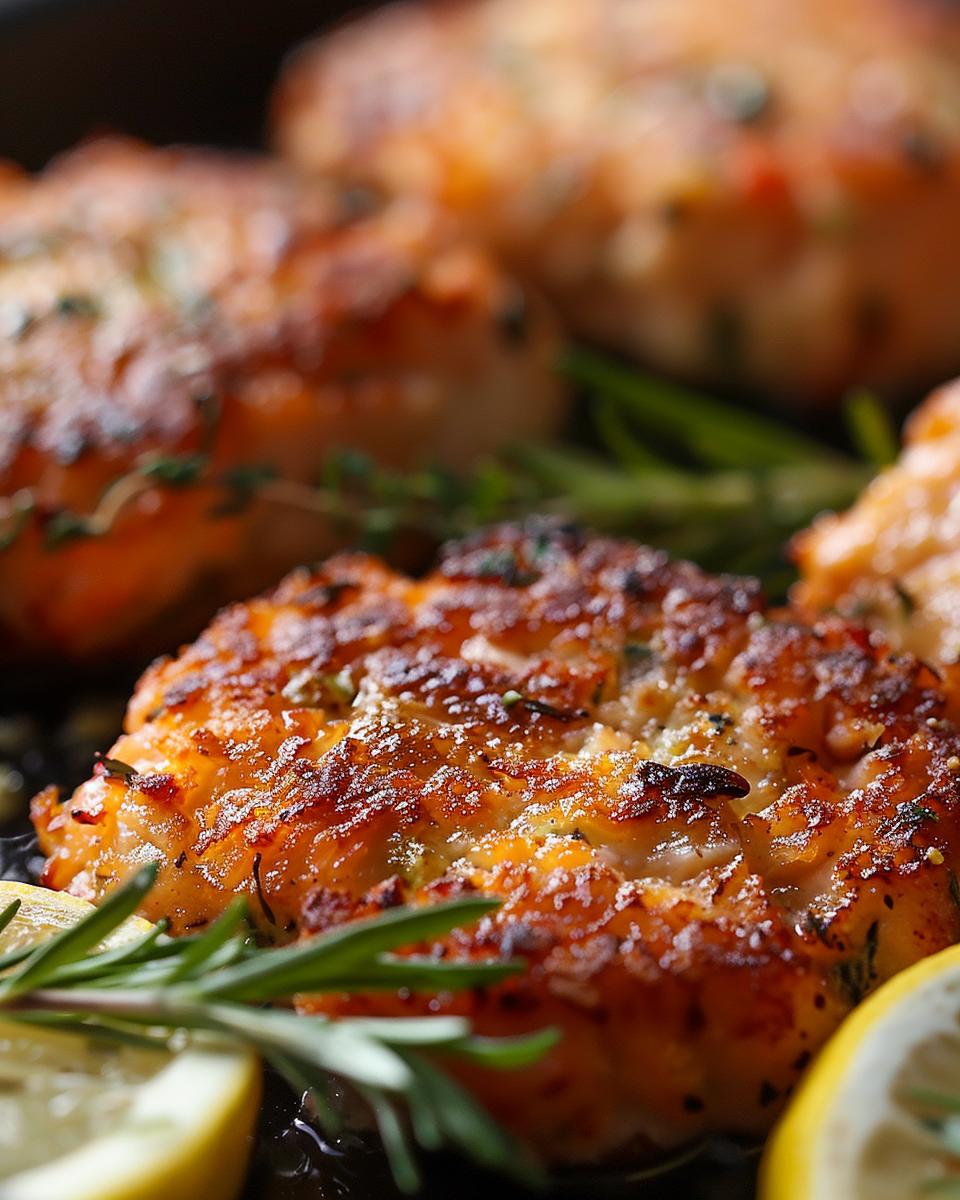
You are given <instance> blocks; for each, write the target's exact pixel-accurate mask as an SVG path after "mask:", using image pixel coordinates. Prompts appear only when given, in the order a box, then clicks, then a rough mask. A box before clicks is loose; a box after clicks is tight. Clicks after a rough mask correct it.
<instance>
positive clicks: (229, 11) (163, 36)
mask: <svg viewBox="0 0 960 1200" xmlns="http://www.w3.org/2000/svg"><path fill="white" fill-rule="evenodd" d="M361 7H366V6H363V5H361V4H358V3H356V2H354V3H351V2H350V0H0V157H4V158H8V159H13V160H14V161H16V162H19V163H22V164H23V165H25V166H29V167H32V168H36V167H40V166H43V164H44V163H45V162H46V161H47V160H48V159H49V158H50V157H51V155H53V154H56V153H57V152H58V151H61V150H65V149H67V148H68V147H69V146H71V145H72V144H73V143H75V142H76V141H78V140H79V139H81V138H83V137H87V136H89V135H90V134H93V133H102V132H118V133H130V134H136V135H137V136H139V137H143V138H146V139H148V140H150V141H154V142H177V141H189V142H209V143H216V144H219V145H227V146H258V145H261V144H262V142H263V130H264V120H265V115H266V106H267V96H268V93H269V91H270V88H271V86H272V84H273V81H274V79H275V78H276V76H277V72H278V70H279V67H280V63H281V61H282V59H283V56H284V55H285V53H286V52H287V51H288V50H289V49H290V48H291V47H292V46H293V45H295V44H296V43H297V42H298V41H300V40H301V39H303V38H304V37H306V36H308V35H309V34H311V33H313V32H314V31H315V30H317V29H318V28H320V27H321V26H324V25H329V24H331V23H333V22H335V21H337V20H338V19H341V18H342V17H343V16H344V14H345V13H347V12H349V11H351V10H356V9H359V8H361Z"/></svg>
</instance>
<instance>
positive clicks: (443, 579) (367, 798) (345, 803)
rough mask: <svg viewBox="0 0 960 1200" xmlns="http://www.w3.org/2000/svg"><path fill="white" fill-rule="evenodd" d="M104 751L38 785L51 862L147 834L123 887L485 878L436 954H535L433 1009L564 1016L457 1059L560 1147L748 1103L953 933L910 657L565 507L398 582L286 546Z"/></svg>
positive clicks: (340, 889)
mask: <svg viewBox="0 0 960 1200" xmlns="http://www.w3.org/2000/svg"><path fill="white" fill-rule="evenodd" d="M110 753H111V755H112V756H113V757H115V758H117V759H120V760H122V761H123V762H125V763H127V764H129V765H130V766H131V767H132V768H134V770H135V772H136V774H135V775H134V776H133V777H132V778H130V779H123V778H119V777H114V776H111V775H110V774H109V773H105V772H104V771H103V769H102V768H101V769H99V770H98V772H97V773H96V774H95V775H94V777H93V778H92V779H91V780H90V781H89V782H88V783H87V784H85V785H84V786H83V787H81V788H80V789H79V790H78V791H77V792H76V793H75V795H74V796H73V797H72V798H71V799H69V800H67V802H66V803H65V804H59V803H58V802H57V800H56V798H55V797H53V796H52V795H50V794H45V795H44V796H42V797H40V798H39V799H38V801H37V802H36V804H35V811H34V816H35V820H36V823H37V827H38V830H39V833H40V837H41V842H42V845H43V847H44V849H45V851H46V852H47V854H48V855H49V858H48V861H47V866H46V869H45V876H44V878H45V881H46V882H47V883H49V884H51V885H52V886H54V887H58V888H64V887H69V888H70V889H71V890H72V891H74V892H75V893H77V894H80V895H84V896H90V897H92V898H94V899H96V898H98V897H99V896H101V895H102V894H103V893H104V891H105V890H106V889H107V888H108V887H110V886H112V885H113V884H114V883H115V882H116V881H117V880H118V879H119V878H121V877H123V876H124V875H126V874H127V873H128V872H129V871H130V870H131V868H132V867H133V865H134V864H135V863H139V862H142V861H144V860H145V859H147V858H152V857H157V856H159V857H160V859H161V861H162V862H163V863H164V867H163V870H162V873H161V880H160V884H159V887H158V890H157V892H156V894H155V895H154V896H153V897H152V898H151V900H150V908H149V915H151V916H154V917H156V916H159V915H161V914H162V915H166V916H169V917H170V918H171V919H172V921H173V923H174V927H175V928H177V929H181V930H182V929H185V928H189V927H192V926H194V925H196V924H198V923H203V922H206V921H208V920H209V919H211V918H212V917H213V916H214V915H215V914H216V913H218V912H220V911H221V910H222V909H223V907H224V905H225V904H226V903H227V901H228V899H229V898H230V897H231V896H232V895H233V894H235V893H237V892H239V893H241V894H247V895H249V896H250V899H251V906H252V909H253V911H254V912H255V914H256V915H257V918H258V920H259V922H260V924H261V927H262V928H263V930H264V932H265V933H266V934H267V935H268V936H271V937H275V938H287V937H293V936H296V935H297V934H305V933H311V932H314V931H317V930H320V929H324V928H326V927H327V926H329V925H331V924H335V923H337V922H339V921H342V920H345V919H348V918H350V917H352V916H355V915H359V914H362V913H365V912H370V911H375V910H376V909H378V908H382V907H386V906H389V905H393V904H398V903H404V902H413V903H427V902H430V901H432V900H435V899H439V898H443V897H446V896H450V895H457V894H460V893H462V892H479V893H486V894H491V895H494V896H498V897H501V898H502V899H503V901H504V905H503V908H502V909H501V910H500V911H499V912H498V913H497V914H496V915H495V916H494V917H492V918H488V919H486V920H485V921H483V922H482V923H481V924H480V925H479V926H478V927H477V928H476V929H473V930H469V931H465V932H460V933H457V934H455V935H454V936H452V937H451V938H450V939H448V940H447V941H446V942H445V943H444V947H443V948H442V951H441V952H449V953H456V954H464V955H479V956H490V955H500V954H515V953H522V954H523V955H524V956H525V957H526V958H527V959H528V961H529V963H530V970H529V971H528V973H527V974H525V975H524V976H523V977H522V978H520V979H518V980H516V981H513V982H511V983H509V984H506V985H504V986H502V987H499V988H497V989H495V990H493V991H488V992H482V993H476V994H473V995H469V996H465V997H458V998H456V999H450V998H441V999H440V1000H439V1001H437V1002H436V1003H435V1004H432V1007H431V1011H432V1010H433V1009H434V1008H436V1007H438V1006H439V1007H440V1008H444V1009H446V1008H452V1009H454V1010H457V1011H465V1012H468V1013H469V1014H470V1015H471V1016H472V1017H473V1018H474V1019H475V1020H476V1022H477V1024H478V1026H479V1027H480V1028H481V1029H482V1030H485V1031H487V1032H516V1031H518V1030H521V1029H531V1028H537V1027H539V1026H541V1025H543V1024H547V1023H554V1024H556V1025H557V1026H558V1027H559V1028H560V1029H561V1030H562V1032H563V1034H564V1038H563V1041H562V1043H561V1045H560V1047H559V1048H558V1049H557V1050H556V1051H555V1052H554V1053H553V1054H552V1055H551V1056H550V1058H549V1059H548V1060H546V1061H545V1062H544V1063H543V1064H541V1065H540V1066H538V1067H537V1068H535V1069H533V1070H531V1071H529V1072H526V1073H524V1074H523V1075H520V1076H516V1077H512V1078H511V1081H510V1086H509V1087H503V1086H502V1083H500V1082H497V1081H493V1083H491V1081H490V1080H489V1079H486V1080H484V1079H483V1078H482V1077H474V1078H472V1079H471V1082H472V1084H473V1086H475V1087H476V1088H477V1089H478V1092H479V1094H480V1095H482V1096H483V1098H484V1099H485V1101H486V1102H487V1103H488V1104H489V1105H490V1106H491V1107H492V1108H493V1109H494V1111H495V1112H497V1114H498V1115H499V1116H500V1117H501V1118H502V1119H504V1120H506V1121H507V1122H508V1123H510V1124H511V1125H512V1126H513V1127H514V1128H515V1129H517V1130H518V1131H519V1132H520V1133H522V1134H523V1135H524V1136H525V1137H527V1138H528V1139H529V1140H530V1141H531V1142H532V1143H533V1144H535V1145H536V1146H537V1147H538V1148H539V1149H540V1150H541V1151H542V1152H543V1153H545V1154H546V1155H547V1156H548V1157H550V1158H551V1159H554V1160H558V1161H569V1160H583V1159H589V1158H596V1157H602V1156H608V1155H611V1154H614V1153H617V1152H620V1151H624V1150H625V1148H626V1147H628V1146H633V1148H634V1150H635V1149H636V1148H637V1146H649V1145H650V1144H651V1143H652V1144H653V1145H656V1146H663V1145H668V1144H672V1143H675V1142H677V1141H679V1140H682V1139H684V1138H686V1137H690V1136H694V1135H696V1134H697V1133H698V1132H701V1131H704V1130H716V1129H727V1130H731V1131H734V1132H741V1133H758V1132H761V1131H762V1130H763V1129H765V1128H766V1126H767V1125H768V1123H769V1121H770V1119H771V1117H772V1115H773V1113H774V1112H775V1111H776V1110H777V1107H778V1105H779V1104H780V1102H781V1101H782V1099H783V1097H784V1095H785V1094H786V1092H787V1091H788V1090H789V1088H790V1087H791V1086H792V1084H793V1083H794V1081H795V1080H796V1078H797V1076H798V1074H799V1072H800V1070H801V1069H802V1067H803V1065H804V1064H805V1063H806V1061H807V1060H808V1059H809V1057H810V1055H811V1054H812V1053H813V1052H814V1051H815V1050H816V1048H817V1047H818V1046H819V1044H820V1043H821V1042H822V1041H823V1039H824V1038H825V1037H826V1036H827V1034H828V1033H829V1032H830V1031H831V1030H832V1029H833V1028H834V1027H835V1026H836V1024H837V1022H838V1021H839V1019H840V1018H841V1016H842V1015H843V1014H844V1013H845V1012H846V1011H847V1010H848V1009H849V1007H850V1006H851V1004H853V1003H855V1002H856V1001H857V1000H858V999H859V997H860V995H862V994H863V993H864V992H865V991H867V990H869V988H871V987H872V986H873V985H874V984H875V983H876V982H877V981H878V980H880V979H883V978H885V977H887V976H889V975H890V974H892V973H894V972H895V971H897V970H899V969H900V968H902V967H903V966H905V965H906V964H908V963H909V962H911V961H913V960H915V959H917V958H920V957H922V956H923V955H925V954H928V953H930V952H932V951H933V950H936V949H938V948H940V947H942V946H945V945H948V944H950V943H952V942H953V941H954V940H955V939H956V938H957V936H958V933H960V914H958V910H957V905H956V903H955V899H954V892H955V888H956V884H955V881H954V876H953V871H954V870H955V869H956V868H957V865H958V859H957V855H958V850H960V842H958V832H960V831H958V817H960V808H958V805H960V777H958V774H957V772H958V771H960V757H958V753H960V735H958V734H957V732H956V729H955V727H954V725H953V724H952V714H951V712H950V705H949V702H948V698H947V697H946V695H945V694H944V692H943V690H942V688H941V686H940V683H939V681H938V679H937V677H936V675H935V674H934V673H933V672H932V671H931V670H930V669H929V668H927V667H925V666H923V665H922V664H921V663H919V662H917V661H916V660H914V659H912V658H910V657H909V656H892V655H890V654H889V653H888V651H887V650H885V649H884V647H883V646H882V645H881V644H879V643H878V642H876V641H875V640H874V639H871V637H870V635H869V634H868V633H867V632H866V631H865V630H863V629H861V628H859V627H857V626H854V625H849V624H847V623H845V622H843V621H841V620H839V619H837V618H831V619H824V620H821V621H816V622H815V623H809V622H808V621H807V620H806V619H805V618H804V616H803V614H802V613H797V612H793V611H790V610H786V611H782V612H767V611H766V610H765V609H764V604H763V599H762V596H761V595H760V592H759V589H758V588H757V586H756V585H755V584H754V583H753V582H751V581H749V580H743V579H736V578H732V577H720V578H711V577H708V576H704V575H703V574H702V573H701V572H699V571H698V570H696V569H695V568H694V567H691V566H689V565H685V564H682V563H671V562H669V561H668V560H667V559H666V558H665V557H664V556H663V555H662V554H659V553H657V552H655V551H652V550H646V549H643V548H639V547H637V546H634V545H631V544H630V543H626V542H616V541H611V540H605V539H600V538H590V537H585V536H583V535H581V534H579V533H577V532H576V531H574V530H565V529H557V528H556V527H553V526H549V525H544V524H540V523H535V522H531V523H529V524H527V525H526V526H524V527H505V528H500V529H495V530H491V531H489V532H487V533H484V534H481V535H478V536H477V537H475V538H473V539H471V540H469V541H466V542H464V543H460V544H458V545H454V546H451V547H449V548H448V549H447V551H446V553H445V555H444V557H443V559H442V562H441V563H440V565H439V567H438V569H437V570H436V571H435V572H434V574H432V575H430V576H429V577H427V578H426V579H425V580H423V581H412V580H410V579H406V578H404V577H402V576H399V575H396V574H394V573H393V572H391V571H389V570H387V569H386V568H385V567H384V566H382V565H381V564H380V563H378V562H376V561H375V560H372V559H369V558H364V557H361V556H355V555H354V556H341V557H339V558H335V559H332V560H331V561H329V562H328V563H327V564H326V565H325V566H323V567H321V568H320V569H319V570H318V571H316V572H313V573H308V572H306V571H303V572H298V573H295V574H294V575H292V576H290V577H289V578H288V579H287V580H286V581H285V582H284V583H283V584H282V585H281V586H280V587H279V588H278V589H277V590H276V591H275V592H274V593H273V594H271V595H269V596H266V597H264V598H261V599H258V600H254V601H251V602H250V603H249V604H246V605H240V606H236V607H234V608H232V609H230V610H228V611H226V612H224V613H223V614H221V616H220V617H218V618H217V620H216V621H215V622H214V623H213V624H212V625H211V626H210V628H209V629H208V631H207V632H206V634H204V636H203V637H202V638H201V639H200V640H199V641H198V642H196V643H195V644H194V645H193V646H191V647H189V648H187V649H186V650H184V651H183V652H182V653H181V654H180V655H179V656H178V657H177V658H176V659H173V660H165V661H162V662H160V663H158V664H156V665H155V666H154V667H152V668H151V669H150V670H149V671H148V672H147V673H146V675H145V676H144V677H143V679H142V681H141V683H140V686H139V688H138V690H137V692H136V694H135V696H134V699H133V701H132V703H131V706H130V711H129V716H128V732H127V734H126V735H125V736H124V737H122V738H121V739H120V740H119V741H118V742H117V743H116V745H115V746H114V747H113V749H112V750H111V752H110ZM329 1003H330V1004H332V1005H333V1007H337V1006H338V1002H337V1001H331V1002H329ZM426 1003H427V1001H426V1000H425V999H422V998H421V999H418V1000H415V999H413V998H410V997H403V996H398V997H394V998H391V997H386V998H385V997H377V998H371V999H369V1000H365V999H363V998H358V997H352V998H350V999H344V1000H342V1001H340V1002H339V1006H340V1007H342V1008H345V1009H350V1010H352V1011H358V1010H359V1011H391V1010H399V1011H404V1012H407V1011H413V1010H415V1009H418V1008H422V1007H423V1006H424V1004H426Z"/></svg>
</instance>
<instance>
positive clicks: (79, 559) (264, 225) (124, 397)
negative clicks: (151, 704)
mask: <svg viewBox="0 0 960 1200" xmlns="http://www.w3.org/2000/svg"><path fill="white" fill-rule="evenodd" d="M518 314H520V316H521V317H522V320H518ZM0 323H2V331H3V336H2V339H0V497H2V498H0V653H2V654H5V655H7V656H9V655H10V654H14V655H19V656H22V657H38V656H39V657H49V658H61V657H65V658H87V659H89V658H92V657H94V656H101V655H104V654H107V655H113V654H115V653H117V652H122V653H127V652H129V653H130V654H131V655H132V656H134V657H137V656H139V657H140V660H141V661H142V660H143V656H144V655H145V654H147V653H150V652H151V651H155V650H156V649H157V648H159V647H167V646H169V645H171V644H175V640H176V639H177V638H178V637H180V636H185V635H188V634H190V633H192V632H195V631H196V629H197V628H199V627H200V626H201V625H202V623H203V621H204V620H206V619H207V618H208V617H209V616H210V614H211V613H212V612H213V611H214V609H215V608H216V607H217V605H218V604H219V603H222V602H223V601H225V600H227V599H231V598H235V597H237V596H239V595H244V594H249V592H250V591H251V590H253V589H255V588H257V587H261V586H264V585H265V584H266V583H268V582H272V581H273V580H275V579H276V578H277V577H278V576H279V575H280V574H282V572H283V571H285V570H287V569H289V568H290V567H291V566H293V565H294V564H296V563H298V562H301V561H304V560H309V559H314V558H316V557H318V556H322V555H323V554H325V553H327V552H329V551H330V550H331V549H332V548H335V547H336V546H337V545H341V544H344V543H345V542H347V541H349V539H350V537H351V536H352V535H353V534H355V530H354V529H352V528H350V527H348V526H343V525H338V524H337V523H336V521H335V514H325V513H324V512H323V511H322V510H321V511H320V512H316V511H312V510H311V508H310V506H309V504H308V505H307V506H306V507H305V508H304V507H303V506H298V505H297V503H295V501H296V500H297V499H298V496H297V495H296V485H298V484H302V485H307V484H312V483H313V482H314V481H315V480H316V479H317V477H318V475H319V473H320V471H321V469H322V468H323V467H324V465H325V464H326V463H327V462H328V461H329V459H330V457H331V455H332V454H333V453H334V452H335V451H338V450H342V449H344V448H351V449H356V450H360V451H363V452H365V453H366V454H368V455H369V456H370V457H371V458H372V459H373V460H374V461H376V462H378V463H384V464H388V465H390V466H395V467H404V468H407V467H409V468H412V467H416V466H420V465H429V464H432V463H441V464H446V465H448V466H452V467H459V466H465V465H467V464H469V463H471V462H473V461H475V460H476V459H477V457H478V456H480V455H483V454H484V453H485V452H488V451H492V450H493V449H495V448H497V447H499V446H500V445H502V444H504V443H506V442H509V441H511V440H513V439H514V438H517V439H520V438H526V437H535V436H540V435H545V434H547V433H549V432H551V431H553V430H554V429H555V427H556V426H557V424H558V423H559V422H560V421H561V420H562V416H563V412H564V404H563V401H562V396H561V385H560V383H559V381H558V380H557V377H556V376H555V374H554V372H553V362H554V358H555V354H556V344H557V343H556V337H555V334H554V329H553V325H552V322H551V321H550V320H549V318H548V317H547V316H546V315H545V314H544V313H543V312H542V311H541V308H540V306H539V305H538V304H537V303H536V302H535V301H534V300H533V299H532V298H530V297H528V296H527V295H526V294H525V293H524V292H523V291H522V290H521V289H520V288H519V287H518V285H516V284H515V283H514V282H512V281H511V280H510V279H508V278H507V277H505V276H504V275H503V274H502V273H501V272H500V271H499V270H498V268H497V267H496V266H495V265H494V264H493V263H492V262H491V261H490V259H489V258H488V257H487V255H486V253H485V252H484V251H478V250H476V249H473V248H472V247H471V246H469V245H467V244H465V243H464V241H463V238H462V236H461V235H459V234H456V233H452V232H451V229H450V222H449V221H448V220H447V219H446V218H444V217H443V216H442V215H438V214H437V213H436V212H434V211H432V210H431V208H430V206H429V205H427V204H424V203H422V202H420V201H418V200H416V199H413V200H410V201H406V200H400V201H397V202H389V203H386V204H380V203H378V202H377V201H376V200H375V199H374V198H373V197H371V196H369V195H364V196H358V194H357V193H356V192H355V191H351V190H349V189H344V188H338V187H334V186H331V185H328V184H324V183H319V182H315V181H304V180H302V179H299V178H297V177H296V176H295V174H294V173H293V172H292V171H291V169H290V168H289V167H286V166H284V165H283V164H278V163H274V162H270V161H268V160H266V159H263V160H260V159H257V158H254V157H239V156H228V155H226V154H218V153H214V152H206V151H198V150H197V151H195V150H181V149H171V150H153V149H149V148H147V147H145V146H143V145H140V144H136V143H133V142H127V141H120V140H112V141H105V142H99V143H94V144H91V145H89V146H87V147H85V148H83V149H80V150H78V151H76V152H74V153H72V154H70V155H68V156H67V157H66V158H64V159H62V160H60V161H58V162H56V163H55V164H54V165H53V166H52V167H51V168H49V169H48V170H47V171H46V172H45V173H44V174H42V175H41V176H39V177H38V178H36V179H32V178H28V177H26V176H22V175H18V174H15V173H13V172H11V173H10V174H9V175H6V176H4V178H3V182H2V186H0ZM284 489H286V492H285V490H284ZM291 489H292V490H293V492H294V493H295V494H294V496H293V500H294V503H291V502H290V496H288V495H287V492H289V491H291Z"/></svg>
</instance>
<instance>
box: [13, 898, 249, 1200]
mask: <svg viewBox="0 0 960 1200" xmlns="http://www.w3.org/2000/svg"><path fill="white" fill-rule="evenodd" d="M14 898H19V899H20V901H21V908H20V911H19V913H18V914H17V916H16V917H15V918H14V920H13V921H12V922H11V923H10V925H8V926H7V928H6V929H5V930H4V931H3V932H2V933H0V952H4V951H7V950H10V949H14V948H16V947H19V946H23V945H26V944H29V943H30V942H33V941H36V940H37V939H38V938H39V937H41V936H43V935H44V934H47V933H51V932H55V931H56V930H59V929H63V928H65V927H67V926H68V925H70V924H72V923H73V922H75V921H77V920H79V918H80V917H82V916H83V915H84V914H85V913H87V912H89V911H90V906H89V905H88V904H86V903H84V902H83V901H82V900H77V899H75V898H74V897H72V896H67V895H64V894H62V893H59V892H49V891H46V890H44V889H43V888H35V887H29V886H27V885H25V884H16V883H5V882H0V910H2V909H3V908H5V907H6V906H7V905H8V904H9V903H10V902H11V900H13V899H14ZM149 928H150V927H149V925H148V924H147V922H146V921H141V920H140V919H139V918H136V917H132V918H130V920H128V921H126V922H125V923H124V924H123V925H122V926H121V927H120V928H119V929H118V930H116V931H115V932H114V933H113V934H112V935H111V936H110V938H108V939H107V940H106V942H105V943H104V945H105V946H106V947H109V946H112V945H117V944H120V943H121V942H123V941H125V940H128V939H130V938H133V937H137V936H139V935H140V934H142V933H144V932H146V930H148V929H149ZM259 1084H260V1078H259V1067H258V1065H257V1062H256V1059H255V1058H254V1057H253V1056H252V1055H250V1054H247V1053H245V1052H242V1051H232V1050H231V1051H226V1050H220V1049H206V1048H203V1049H199V1048H193V1047H190V1048H188V1049H186V1050H184V1051H183V1052H182V1053H179V1054H171V1053H167V1052H165V1051H156V1050H151V1049H146V1050H141V1049H138V1048H134V1047H130V1046H125V1045H124V1046H121V1045H119V1044H116V1043H113V1042H106V1041H102V1040H95V1039H92V1038H85V1037H80V1036H78V1035H77V1034H73V1033H63V1032H58V1031H53V1030H46V1029H43V1030H40V1029H37V1028H34V1027H28V1026H25V1025H22V1024H17V1023H15V1022H13V1021H0V1200H232V1198H233V1197H235V1196H236V1195H237V1193H238V1192H239V1190H240V1188H241V1187H242V1184H243V1177H244V1174H245V1171H246V1164H247V1160H248V1157H249V1149H250V1145H251V1137H252V1131H253V1125H254V1121H255V1118H256V1112H257V1107H258V1102H259Z"/></svg>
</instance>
